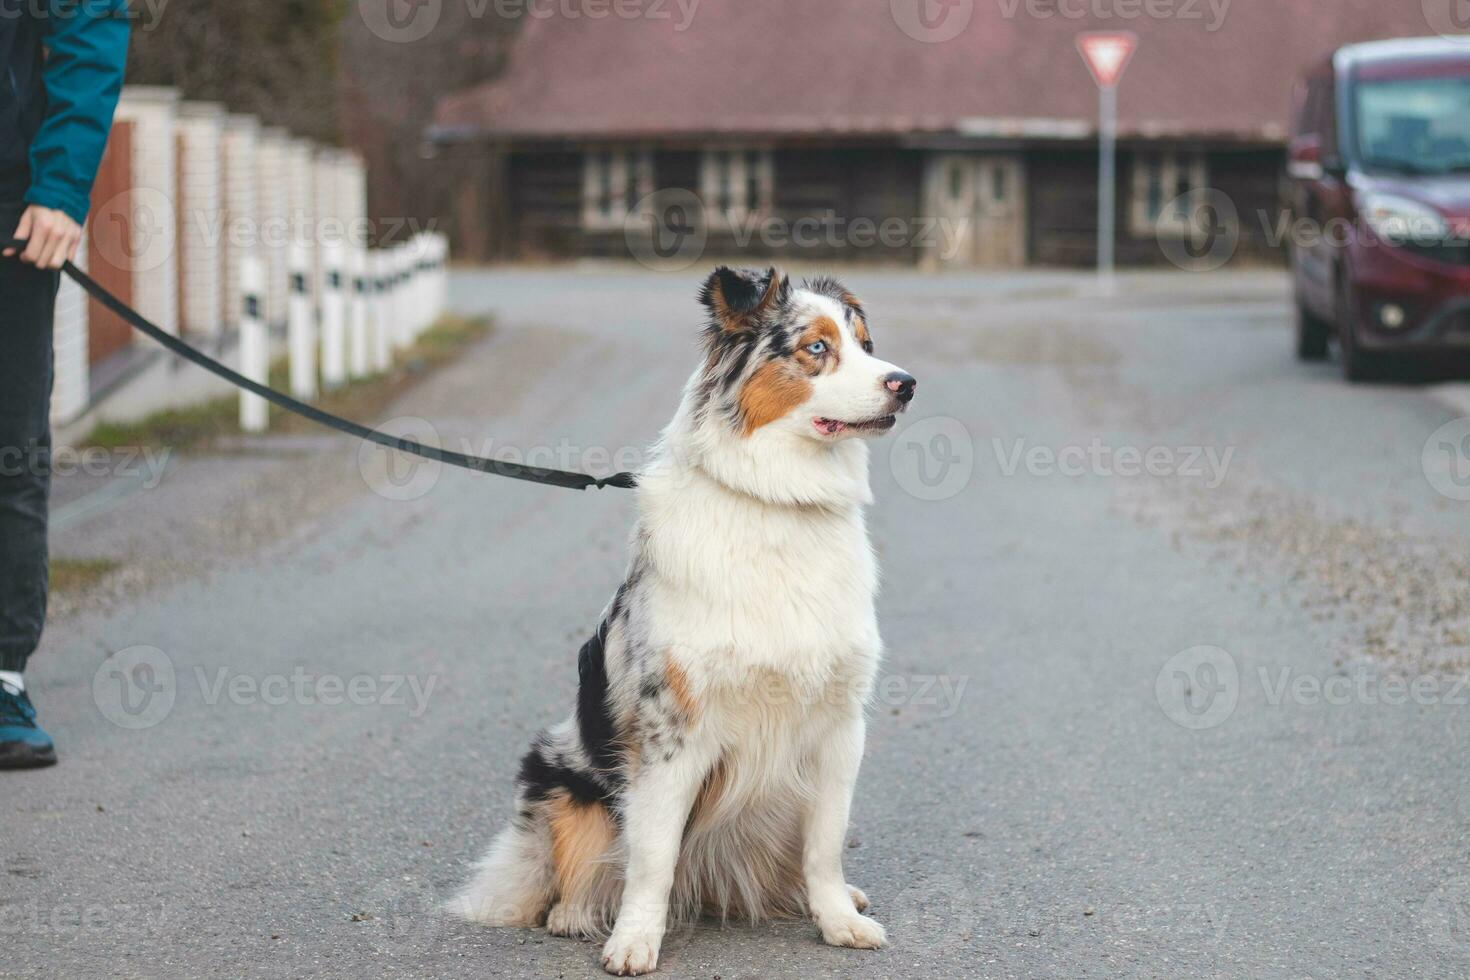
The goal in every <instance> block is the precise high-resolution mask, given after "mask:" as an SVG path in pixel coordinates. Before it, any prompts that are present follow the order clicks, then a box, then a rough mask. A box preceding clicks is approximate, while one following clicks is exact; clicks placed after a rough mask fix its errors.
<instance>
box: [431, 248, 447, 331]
mask: <svg viewBox="0 0 1470 980" xmlns="http://www.w3.org/2000/svg"><path fill="white" fill-rule="evenodd" d="M435 238H436V240H437V241H438V246H439V247H438V248H437V249H436V250H435V252H436V254H435V259H434V271H435V280H436V283H435V284H436V286H437V289H436V290H435V293H434V309H435V310H436V311H437V313H436V316H444V315H445V314H446V313H448V312H449V236H448V235H444V234H440V235H437V236H435Z"/></svg>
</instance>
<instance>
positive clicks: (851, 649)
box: [643, 484, 880, 688]
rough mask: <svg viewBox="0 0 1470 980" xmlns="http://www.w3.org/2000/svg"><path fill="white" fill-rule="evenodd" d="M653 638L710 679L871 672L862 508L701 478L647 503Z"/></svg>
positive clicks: (875, 644) (873, 579)
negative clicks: (766, 494)
mask: <svg viewBox="0 0 1470 980" xmlns="http://www.w3.org/2000/svg"><path fill="white" fill-rule="evenodd" d="M643 534H644V537H643V546H644V548H645V557H646V558H647V559H648V560H649V567H650V572H651V574H652V576H653V580H652V581H651V582H650V583H649V589H648V599H649V614H650V615H649V626H650V638H651V639H652V641H653V642H654V643H655V644H659V645H660V646H662V647H664V648H666V649H669V650H670V651H671V652H672V653H673V655H674V656H675V657H677V658H678V659H679V660H680V661H681V662H682V663H684V664H685V665H686V666H687V668H688V669H690V670H691V671H694V672H698V673H703V674H704V675H705V676H704V678H702V679H703V680H705V681H706V682H707V683H709V684H710V685H711V686H717V687H727V686H736V687H738V686H740V685H742V684H745V683H748V682H749V681H750V680H751V679H752V678H754V677H756V676H765V677H769V676H772V675H776V676H785V677H787V678H789V679H790V680H791V681H792V682H794V683H797V684H799V685H801V686H803V687H804V688H812V687H815V686H820V685H822V684H824V683H826V682H828V681H829V680H831V679H833V678H834V677H839V676H843V677H845V676H847V675H858V676H862V677H866V676H870V675H871V673H872V671H873V670H874V669H875V668H876V664H877V658H878V652H879V646H880V641H879V637H878V629H877V622H876V617H875V615H874V609H873V600H874V593H875V590H876V586H877V573H876V568H875V565H874V560H873V554H872V550H871V548H870V546H869V544H868V537H867V529H866V527H865V525H864V523H863V519H862V514H861V511H860V510H858V509H857V508H853V509H852V510H850V511H832V510H825V509H820V508H812V509H809V510H808V509H796V508H775V507H767V506H762V505H759V504H757V503H754V502H750V501H748V499H746V498H742V497H740V496H737V495H732V494H730V493H728V492H726V491H724V490H722V489H721V488H718V487H709V486H704V485H699V484H696V485H694V486H690V487H685V488H683V489H682V490H681V492H680V493H678V494H674V495H671V496H669V497H668V498H665V499H663V500H660V501H659V502H658V505H657V506H656V507H653V508H650V509H649V510H648V511H646V512H645V517H644V522H643Z"/></svg>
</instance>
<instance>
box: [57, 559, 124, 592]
mask: <svg viewBox="0 0 1470 980" xmlns="http://www.w3.org/2000/svg"><path fill="white" fill-rule="evenodd" d="M121 567H122V565H121V563H119V562H115V561H110V560H108V559H106V558H53V559H51V590H52V591H53V592H80V591H82V590H83V589H87V588H90V587H91V586H94V585H96V584H97V583H98V582H100V581H102V580H103V579H104V578H106V577H107V576H109V575H111V574H112V573H113V572H115V571H117V570H118V569H119V568H121Z"/></svg>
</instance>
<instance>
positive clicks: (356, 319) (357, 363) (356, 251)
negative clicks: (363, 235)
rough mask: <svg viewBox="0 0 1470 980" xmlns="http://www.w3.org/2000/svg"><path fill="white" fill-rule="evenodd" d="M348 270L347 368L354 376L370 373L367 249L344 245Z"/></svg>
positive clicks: (369, 274)
mask: <svg viewBox="0 0 1470 980" xmlns="http://www.w3.org/2000/svg"><path fill="white" fill-rule="evenodd" d="M347 262H348V266H347V272H348V276H349V278H350V280H351V283H352V300H351V302H352V309H351V315H350V327H349V343H348V370H349V371H350V372H351V374H352V376H353V377H354V378H365V377H367V376H368V375H369V374H372V371H373V366H372V345H371V334H370V332H369V324H368V304H369V303H370V302H371V301H372V291H371V290H372V281H373V280H372V271H371V270H370V269H369V268H368V262H367V252H366V251H364V250H363V249H362V248H360V247H359V246H357V245H355V244H354V245H348V246H347Z"/></svg>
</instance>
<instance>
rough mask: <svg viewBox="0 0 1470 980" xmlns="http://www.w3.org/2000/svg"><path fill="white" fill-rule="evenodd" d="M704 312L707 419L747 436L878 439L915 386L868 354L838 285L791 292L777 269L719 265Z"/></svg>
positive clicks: (823, 283) (821, 282) (817, 284)
mask: <svg viewBox="0 0 1470 980" xmlns="http://www.w3.org/2000/svg"><path fill="white" fill-rule="evenodd" d="M700 301H701V302H702V303H703V304H704V306H705V308H706V309H708V310H709V315H710V321H709V325H708V327H707V328H706V331H705V337H706V348H707V358H706V363H705V371H704V376H703V380H702V384H703V387H704V389H705V391H704V395H705V397H706V406H705V408H706V413H707V417H708V416H715V417H718V418H721V419H723V420H724V422H725V423H726V424H728V425H729V426H730V428H731V429H732V430H733V432H734V434H735V435H736V436H738V437H740V438H744V439H749V438H752V437H755V436H757V435H758V434H762V433H768V434H770V433H773V432H776V431H779V432H782V433H788V434H791V435H799V436H801V437H802V438H805V439H809V440H813V441H816V442H820V443H832V442H838V441H842V440H847V439H853V438H860V437H864V436H875V435H880V434H882V433H884V432H887V431H889V430H890V429H892V428H893V426H894V424H895V422H896V419H895V416H896V415H897V414H898V413H899V412H902V411H903V410H904V409H905V408H907V407H908V404H909V402H911V401H912V400H913V397H914V389H915V387H916V385H917V382H916V381H915V380H914V378H913V377H912V376H911V375H910V374H908V372H906V371H904V370H902V369H901V368H899V367H896V366H895V365H893V364H890V363H888V362H887V361H884V360H881V359H879V358H878V357H876V356H875V355H874V353H873V351H874V345H873V335H872V331H871V328H870V326H869V324H868V317H867V314H866V313H865V312H864V311H863V307H862V304H861V303H859V302H858V300H857V298H856V297H855V296H853V295H852V293H850V292H848V291H847V289H845V288H844V287H843V286H842V285H841V284H840V283H838V282H837V281H836V280H833V279H828V278H819V279H811V280H808V281H806V282H803V283H802V284H801V285H800V286H796V285H793V284H792V282H791V280H790V279H788V278H787V277H786V276H785V275H783V274H782V273H781V272H780V271H779V270H777V269H771V270H769V271H767V272H763V273H762V272H754V271H749V270H734V269H729V268H725V267H723V266H722V267H720V268H718V269H716V270H715V271H714V273H713V274H712V275H711V276H710V277H709V279H708V280H707V281H706V282H705V284H704V289H703V290H702V291H701V293H700Z"/></svg>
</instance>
